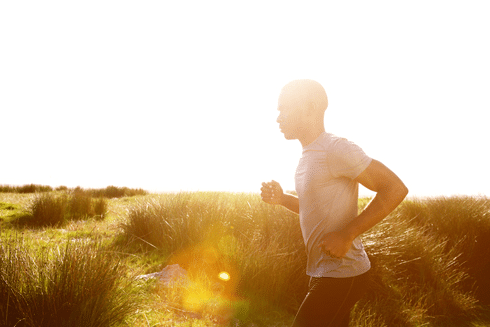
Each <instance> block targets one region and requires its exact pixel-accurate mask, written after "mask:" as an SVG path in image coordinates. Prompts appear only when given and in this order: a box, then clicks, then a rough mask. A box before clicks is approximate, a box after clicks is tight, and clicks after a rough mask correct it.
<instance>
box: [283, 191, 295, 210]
mask: <svg viewBox="0 0 490 327" xmlns="http://www.w3.org/2000/svg"><path fill="white" fill-rule="evenodd" d="M281 205H282V206H283V207H285V208H286V209H288V210H291V211H292V212H294V213H297V214H299V200H298V197H297V196H294V195H292V194H287V193H283V194H282V201H281Z"/></svg>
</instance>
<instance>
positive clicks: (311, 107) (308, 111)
mask: <svg viewBox="0 0 490 327" xmlns="http://www.w3.org/2000/svg"><path fill="white" fill-rule="evenodd" d="M317 110H318V104H316V103H315V102H307V103H306V104H305V108H304V113H305V116H306V117H313V116H316V115H317Z"/></svg>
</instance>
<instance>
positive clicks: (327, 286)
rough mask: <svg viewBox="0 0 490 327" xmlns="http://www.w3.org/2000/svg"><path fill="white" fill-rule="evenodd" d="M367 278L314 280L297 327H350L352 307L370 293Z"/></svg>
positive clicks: (365, 276) (364, 276) (297, 320)
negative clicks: (367, 291) (367, 292)
mask: <svg viewBox="0 0 490 327" xmlns="http://www.w3.org/2000/svg"><path fill="white" fill-rule="evenodd" d="M367 286H368V275H367V274H363V275H360V276H356V277H350V278H329V277H323V278H312V279H311V281H310V289H309V291H308V294H306V297H305V299H304V300H303V303H302V304H301V306H300V308H299V310H298V313H297V314H296V318H295V320H294V323H293V326H294V327H314V326H322V327H325V326H330V327H344V326H345V327H347V326H348V324H349V314H350V310H351V308H352V307H353V306H354V304H356V302H357V301H358V300H359V299H361V298H362V296H363V295H364V293H365V292H366V290H367Z"/></svg>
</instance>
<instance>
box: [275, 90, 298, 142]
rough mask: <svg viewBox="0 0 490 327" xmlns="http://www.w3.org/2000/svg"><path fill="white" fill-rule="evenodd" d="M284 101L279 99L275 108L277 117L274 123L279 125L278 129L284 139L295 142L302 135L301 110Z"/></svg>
mask: <svg viewBox="0 0 490 327" xmlns="http://www.w3.org/2000/svg"><path fill="white" fill-rule="evenodd" d="M281 100H282V101H281ZM285 100H286V99H281V97H280V98H279V105H278V107H277V110H278V111H279V116H278V117H277V120H276V121H277V122H278V123H279V129H280V130H281V132H282V133H283V134H284V137H285V138H286V139H287V140H295V139H298V137H299V136H300V135H301V133H302V132H301V131H302V122H303V120H302V115H301V108H300V107H299V106H298V105H296V104H295V103H294V102H292V101H285Z"/></svg>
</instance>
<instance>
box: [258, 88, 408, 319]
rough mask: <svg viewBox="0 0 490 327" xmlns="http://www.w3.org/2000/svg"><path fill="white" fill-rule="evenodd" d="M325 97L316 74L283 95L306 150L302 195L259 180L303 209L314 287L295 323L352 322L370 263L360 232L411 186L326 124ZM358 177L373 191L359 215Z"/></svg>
mask: <svg viewBox="0 0 490 327" xmlns="http://www.w3.org/2000/svg"><path fill="white" fill-rule="evenodd" d="M327 106H328V99H327V95H326V93H325V90H324V88H323V87H322V86H321V85H320V84H319V83H318V82H315V81H312V80H296V81H293V82H290V83H288V84H287V85H286V86H285V87H284V88H283V89H282V91H281V94H280V96H279V103H278V110H279V116H278V118H277V122H278V123H279V128H280V130H281V132H282V133H283V134H284V137H285V138H286V139H287V140H299V141H300V142H301V145H302V147H303V154H302V157H301V159H300V161H299V164H298V167H297V169H296V175H295V185H296V192H297V194H298V196H297V197H296V196H294V195H291V194H285V193H284V192H283V190H282V188H281V186H280V185H279V183H277V182H276V181H271V182H268V183H262V188H261V191H262V193H261V196H262V200H264V201H265V202H266V203H269V204H278V205H282V206H284V207H286V208H287V209H289V210H291V211H293V212H295V213H297V214H299V219H300V225H301V231H302V234H303V239H304V242H305V247H306V252H307V257H308V260H307V267H306V273H307V275H308V276H310V284H309V290H308V293H307V294H306V297H305V299H304V300H303V303H302V304H301V306H300V308H299V310H298V312H297V314H296V317H295V320H294V323H293V326H295V327H296V326H297V327H303V326H308V327H311V326H331V327H341V326H348V325H349V313H350V310H351V308H352V307H353V306H354V304H355V303H356V302H357V301H358V300H359V299H360V298H361V297H362V296H363V294H364V293H365V291H366V289H367V284H368V279H367V275H368V274H367V273H368V271H369V269H370V268H371V264H370V261H369V258H368V256H367V254H366V252H365V251H364V247H363V245H362V242H361V239H360V237H359V236H360V235H361V234H362V233H364V232H366V231H367V230H369V229H370V228H371V227H373V226H374V225H376V224H377V223H379V222H380V221H381V220H382V219H384V218H385V217H386V216H387V215H388V214H389V213H390V212H392V211H393V210H394V209H395V208H396V207H397V206H398V205H399V204H400V203H401V202H402V201H403V199H404V198H405V197H406V195H407V194H408V189H407V187H406V186H405V185H404V184H403V182H402V181H401V180H400V179H399V178H398V177H397V176H396V175H395V174H394V173H393V172H392V171H391V170H390V169H388V168H387V167H386V166H385V165H383V164H382V163H381V162H379V161H377V160H374V159H372V158H370V157H368V156H367V155H366V154H365V153H364V151H363V150H362V149H361V148H360V147H358V146H357V145H355V144H354V143H352V142H349V141H347V140H346V139H344V138H340V137H338V136H335V135H333V134H330V133H326V132H325V127H324V114H325V110H326V109H327ZM359 183H361V184H362V185H364V186H365V187H366V188H368V189H370V190H372V191H374V192H376V196H375V197H374V198H373V199H372V201H371V202H370V203H369V204H368V206H367V207H366V208H365V209H364V211H363V212H362V213H361V214H359V215H358V207H357V202H358V186H359Z"/></svg>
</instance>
